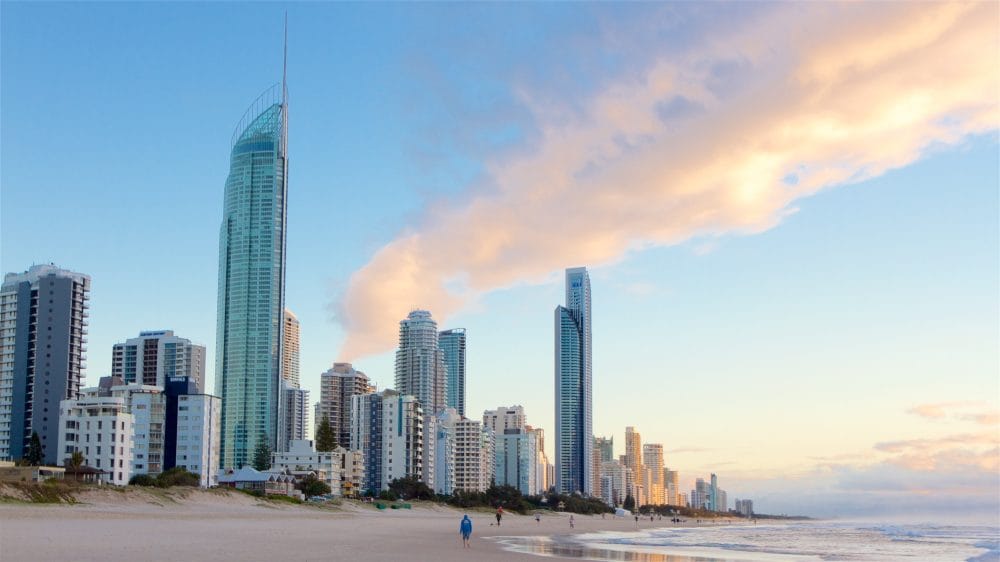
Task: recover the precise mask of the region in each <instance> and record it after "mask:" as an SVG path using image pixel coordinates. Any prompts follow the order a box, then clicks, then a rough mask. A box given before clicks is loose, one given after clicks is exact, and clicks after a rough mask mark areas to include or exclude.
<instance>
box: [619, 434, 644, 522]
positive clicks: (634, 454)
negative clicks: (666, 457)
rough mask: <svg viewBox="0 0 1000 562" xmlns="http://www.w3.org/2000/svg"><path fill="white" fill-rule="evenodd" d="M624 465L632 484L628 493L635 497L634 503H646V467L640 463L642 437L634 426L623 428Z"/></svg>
mask: <svg viewBox="0 0 1000 562" xmlns="http://www.w3.org/2000/svg"><path fill="white" fill-rule="evenodd" d="M623 462H624V463H625V466H627V467H628V468H629V470H630V471H631V473H632V478H633V485H632V489H631V491H630V494H631V495H632V497H633V498H635V502H636V505H637V506H639V505H645V504H646V503H648V501H647V498H646V482H645V476H646V469H645V467H644V466H643V464H642V438H641V437H640V435H639V432H638V431H636V430H635V428H634V427H632V426H628V427H626V428H625V458H624V461H623Z"/></svg>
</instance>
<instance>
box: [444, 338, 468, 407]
mask: <svg viewBox="0 0 1000 562" xmlns="http://www.w3.org/2000/svg"><path fill="white" fill-rule="evenodd" d="M438 345H439V346H440V347H441V351H442V352H444V365H445V370H446V371H447V381H446V385H445V386H446V387H447V393H446V396H445V404H446V405H447V407H449V408H454V409H455V411H457V412H458V415H460V416H464V415H465V345H466V340H465V328H453V329H451V330H445V331H443V332H441V333H440V334H438Z"/></svg>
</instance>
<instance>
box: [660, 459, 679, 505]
mask: <svg viewBox="0 0 1000 562" xmlns="http://www.w3.org/2000/svg"><path fill="white" fill-rule="evenodd" d="M663 481H664V484H663V485H664V487H665V488H666V496H667V497H666V499H667V503H668V504H670V505H680V506H683V505H684V502H683V500H681V485H680V474H679V473H678V472H677V471H676V470H670V469H669V468H664V469H663Z"/></svg>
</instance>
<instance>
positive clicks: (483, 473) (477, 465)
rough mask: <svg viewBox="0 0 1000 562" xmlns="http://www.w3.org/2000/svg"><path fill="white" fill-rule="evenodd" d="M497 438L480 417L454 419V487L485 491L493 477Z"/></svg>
mask: <svg viewBox="0 0 1000 562" xmlns="http://www.w3.org/2000/svg"><path fill="white" fill-rule="evenodd" d="M495 446H496V440H495V436H494V434H493V431H492V430H490V429H489V428H487V427H483V424H482V423H480V422H479V421H478V420H470V419H466V418H462V419H460V420H458V421H456V422H455V489H456V490H466V491H474V492H485V491H486V490H487V488H489V487H490V485H491V484H492V482H493V478H494V454H495Z"/></svg>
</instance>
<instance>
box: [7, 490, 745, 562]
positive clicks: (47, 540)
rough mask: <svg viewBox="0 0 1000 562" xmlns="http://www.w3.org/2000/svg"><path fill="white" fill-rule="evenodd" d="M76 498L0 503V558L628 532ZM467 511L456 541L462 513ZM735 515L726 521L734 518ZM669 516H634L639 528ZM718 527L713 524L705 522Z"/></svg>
mask: <svg viewBox="0 0 1000 562" xmlns="http://www.w3.org/2000/svg"><path fill="white" fill-rule="evenodd" d="M80 502H81V503H77V504H30V503H17V502H6V503H0V558H2V559H11V560H40V561H41V560H91V559H93V560H97V559H100V560H102V561H112V562H113V561H118V560H122V561H125V560H138V559H141V560H178V559H196V560H213V561H214V560H218V561H223V560H227V561H228V560H233V559H242V560H269V561H270V560H275V559H278V560H283V559H295V560H330V559H331V558H334V559H344V560H360V561H364V560H441V561H443V562H451V561H453V560H454V561H458V560H468V559H470V558H475V559H476V560H477V561H492V560H498V561H499V560H523V561H529V560H536V561H537V560H538V559H539V556H538V555H537V554H529V553H526V552H517V551H513V550H509V549H508V548H507V544H505V542H504V538H510V539H517V538H520V537H540V538H542V537H544V538H546V539H547V538H551V540H555V541H566V540H568V539H570V537H573V536H576V535H582V534H587V533H596V532H609V531H610V532H634V531H636V530H637V529H636V527H635V522H634V520H624V519H621V518H614V517H611V516H608V517H606V518H605V519H601V517H600V516H599V515H597V516H594V515H577V514H574V522H575V528H573V529H571V528H570V527H569V514H566V513H551V512H550V513H545V514H544V515H542V516H541V522H540V523H539V522H536V521H535V519H534V516H533V515H517V514H510V513H508V514H505V515H504V518H503V520H502V523H501V526H499V527H497V526H496V521H495V519H494V516H493V513H492V512H489V513H487V512H483V511H477V510H474V509H470V510H467V511H466V510H461V509H456V508H453V507H450V506H442V505H438V504H430V503H425V502H416V503H414V505H413V509H411V510H384V511H380V510H377V509H375V507H374V506H371V505H370V504H362V503H358V502H352V501H345V502H343V503H342V504H341V505H340V506H339V507H337V508H333V509H331V508H325V507H318V506H311V505H294V504H282V503H272V502H266V501H263V500H260V499H258V498H254V497H251V496H248V495H245V494H241V493H219V492H216V491H205V490H191V491H184V492H180V493H177V494H176V495H175V494H169V493H168V494H164V493H157V492H151V491H142V492H141V493H134V492H133V491H132V490H129V491H127V492H125V493H123V492H121V491H118V490H94V491H88V492H86V493H84V494H81V497H80ZM465 513H468V514H469V517H470V518H471V519H472V520H473V535H472V543H471V545H472V547H471V548H469V549H464V548H462V545H461V539H460V536H459V533H458V525H459V521H460V520H461V518H462V515H464V514H465ZM734 524H735V523H734ZM709 525H713V523H702V524H701V525H698V524H697V523H694V522H688V523H685V524H677V525H674V524H672V523H670V522H669V521H667V520H666V519H664V520H662V521H654V522H652V523H651V522H650V521H649V519H648V518H647V519H646V520H645V521H642V519H640V523H639V528H638V530H639V531H644V530H651V529H654V528H663V527H678V528H679V527H681V526H685V527H694V526H709ZM714 525H716V526H721V524H714ZM570 540H571V539H570Z"/></svg>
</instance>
